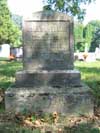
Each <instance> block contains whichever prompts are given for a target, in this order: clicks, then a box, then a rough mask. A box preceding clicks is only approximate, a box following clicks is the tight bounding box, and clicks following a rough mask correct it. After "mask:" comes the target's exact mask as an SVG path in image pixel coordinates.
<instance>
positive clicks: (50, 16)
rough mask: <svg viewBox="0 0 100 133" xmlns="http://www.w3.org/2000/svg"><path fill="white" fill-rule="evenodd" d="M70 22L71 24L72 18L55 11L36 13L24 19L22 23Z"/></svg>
mask: <svg viewBox="0 0 100 133" xmlns="http://www.w3.org/2000/svg"><path fill="white" fill-rule="evenodd" d="M41 20H44V21H52V20H55V21H70V22H73V17H71V16H69V15H67V14H65V13H61V12H57V11H38V12H34V13H32V14H31V15H30V16H29V17H27V18H24V21H41Z"/></svg>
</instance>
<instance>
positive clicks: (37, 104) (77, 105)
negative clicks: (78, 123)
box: [5, 11, 93, 115]
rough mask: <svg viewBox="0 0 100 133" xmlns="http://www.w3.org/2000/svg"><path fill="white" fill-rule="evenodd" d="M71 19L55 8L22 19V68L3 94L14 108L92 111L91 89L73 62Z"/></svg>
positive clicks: (7, 105)
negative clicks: (83, 82)
mask: <svg viewBox="0 0 100 133" xmlns="http://www.w3.org/2000/svg"><path fill="white" fill-rule="evenodd" d="M73 40H74V39H73V20H72V18H71V17H69V16H67V15H65V14H63V13H57V12H52V11H49V12H37V13H34V14H33V17H32V18H30V19H27V20H25V21H24V23H23V42H24V46H23V47H24V51H23V71H19V72H17V73H16V82H15V86H13V87H12V88H9V89H8V90H7V91H6V94H5V101H6V109H7V110H10V111H11V110H12V111H14V112H20V111H23V110H24V111H25V110H27V111H28V112H29V111H31V112H32V111H33V112H48V113H52V112H54V111H56V112H58V113H61V114H69V115H73V114H80V113H83V114H85V113H87V114H91V113H93V104H92V101H91V95H90V93H89V91H90V89H89V88H88V87H86V86H84V85H83V84H82V83H81V80H80V72H79V71H77V70H74V65H73V58H74V56H73V43H74V41H73Z"/></svg>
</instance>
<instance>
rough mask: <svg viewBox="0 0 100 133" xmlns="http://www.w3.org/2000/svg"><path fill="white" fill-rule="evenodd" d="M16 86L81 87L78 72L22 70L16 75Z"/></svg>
mask: <svg viewBox="0 0 100 133" xmlns="http://www.w3.org/2000/svg"><path fill="white" fill-rule="evenodd" d="M16 85H17V86H20V87H21V86H24V87H26V86H32V87H33V86H38V87H39V86H52V87H57V88H61V87H64V86H81V76H80V72H79V71H78V70H51V71H47V70H38V71H32V70H23V71H18V72H17V73H16Z"/></svg>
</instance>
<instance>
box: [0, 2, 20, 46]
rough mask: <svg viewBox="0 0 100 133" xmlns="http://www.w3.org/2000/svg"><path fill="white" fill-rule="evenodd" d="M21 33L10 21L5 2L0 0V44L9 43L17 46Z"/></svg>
mask: <svg viewBox="0 0 100 133" xmlns="http://www.w3.org/2000/svg"><path fill="white" fill-rule="evenodd" d="M20 35H21V31H20V30H19V28H18V26H17V25H15V24H14V22H13V21H12V19H11V14H10V11H9V9H8V7H7V0H0V44H3V43H9V44H11V45H13V46H18V45H19V44H20V43H21V42H20Z"/></svg>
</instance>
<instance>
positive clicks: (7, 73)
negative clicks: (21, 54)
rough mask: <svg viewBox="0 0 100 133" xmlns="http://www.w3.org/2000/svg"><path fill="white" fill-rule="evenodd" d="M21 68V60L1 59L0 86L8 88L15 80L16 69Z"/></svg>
mask: <svg viewBox="0 0 100 133" xmlns="http://www.w3.org/2000/svg"><path fill="white" fill-rule="evenodd" d="M21 68H22V63H21V62H18V61H12V62H10V61H0V88H1V89H7V88H8V87H9V86H10V85H11V84H12V83H13V82H14V80H15V73H16V71H18V70H20V69H21Z"/></svg>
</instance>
